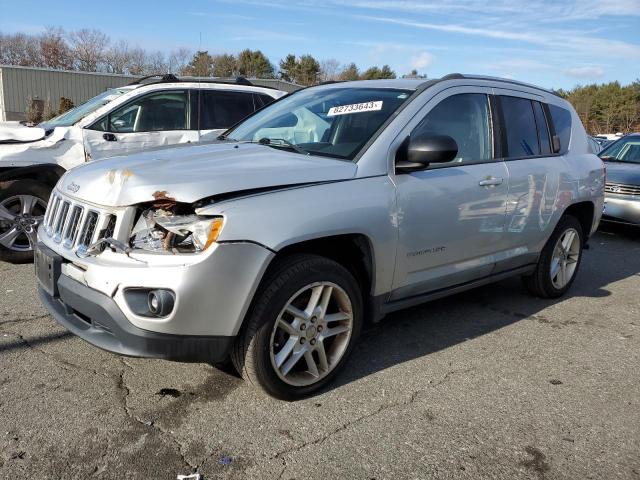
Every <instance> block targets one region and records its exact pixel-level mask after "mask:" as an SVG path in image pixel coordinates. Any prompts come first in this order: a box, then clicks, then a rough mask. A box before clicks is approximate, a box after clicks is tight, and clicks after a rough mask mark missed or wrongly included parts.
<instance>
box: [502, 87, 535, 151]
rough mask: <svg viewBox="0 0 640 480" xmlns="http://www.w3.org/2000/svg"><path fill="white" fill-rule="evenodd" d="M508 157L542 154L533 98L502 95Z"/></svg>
mask: <svg viewBox="0 0 640 480" xmlns="http://www.w3.org/2000/svg"><path fill="white" fill-rule="evenodd" d="M500 103H501V105H502V114H503V117H504V124H505V130H506V136H507V152H508V158H521V157H532V156H535V155H540V145H539V144H538V130H537V128H536V119H535V115H534V112H533V105H532V102H531V100H529V99H527V98H520V97H507V96H501V97H500Z"/></svg>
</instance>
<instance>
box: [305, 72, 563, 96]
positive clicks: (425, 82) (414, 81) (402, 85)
mask: <svg viewBox="0 0 640 480" xmlns="http://www.w3.org/2000/svg"><path fill="white" fill-rule="evenodd" d="M447 80H481V81H487V82H494V83H507V84H511V85H519V86H522V87H527V88H532V89H535V90H539V91H541V92H544V93H547V94H552V95H555V96H558V97H559V95H558V94H557V93H556V92H553V91H551V90H547V89H545V88H542V87H538V86H536V85H531V84H529V83H524V82H519V81H517V80H512V79H509V78H499V77H488V76H484V75H473V74H461V73H450V74H449V75H445V76H443V77H441V78H434V79H424V78H394V79H384V80H354V81H348V82H340V81H337V82H327V83H325V84H320V86H325V87H328V88H336V87H345V88H398V89H404V90H418V89H425V88H427V87H430V86H431V85H435V84H437V83H440V82H444V81H447ZM314 88H317V87H314Z"/></svg>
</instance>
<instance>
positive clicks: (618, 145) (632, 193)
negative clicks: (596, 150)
mask: <svg viewBox="0 0 640 480" xmlns="http://www.w3.org/2000/svg"><path fill="white" fill-rule="evenodd" d="M599 155H600V158H601V159H602V160H604V162H605V164H606V166H607V184H606V186H605V196H606V206H605V212H604V220H607V221H610V222H619V223H628V224H633V225H640V133H633V134H630V135H626V136H624V137H622V138H621V139H620V140H618V141H616V142H614V143H612V144H611V145H609V146H608V147H607V148H605V149H604V150H602V152H600V154H599Z"/></svg>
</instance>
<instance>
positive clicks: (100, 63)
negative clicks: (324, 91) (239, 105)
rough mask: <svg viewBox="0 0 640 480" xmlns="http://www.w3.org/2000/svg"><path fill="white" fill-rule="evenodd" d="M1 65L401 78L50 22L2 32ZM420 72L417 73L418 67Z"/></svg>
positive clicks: (301, 78)
mask: <svg viewBox="0 0 640 480" xmlns="http://www.w3.org/2000/svg"><path fill="white" fill-rule="evenodd" d="M0 64H4V65H18V66H23V67H42V68H53V69H56V70H76V71H83V72H104V73H115V74H130V75H155V74H163V73H174V74H177V75H189V76H198V77H233V76H236V75H243V76H246V77H255V78H281V79H283V80H286V81H290V82H294V83H297V84H300V85H313V84H316V83H320V82H324V81H331V80H358V79H378V78H396V73H395V72H394V71H393V70H391V68H390V67H389V66H388V65H383V66H382V67H378V66H372V67H370V68H368V69H366V70H364V71H360V70H359V68H358V66H357V65H356V64H355V63H351V64H348V65H344V66H342V65H340V63H339V62H338V61H337V60H335V59H333V58H330V59H325V60H317V59H316V58H314V57H313V56H312V55H309V54H307V55H302V56H296V55H294V54H289V55H287V56H286V57H285V58H284V59H282V60H281V61H280V62H279V63H278V64H273V63H271V61H270V60H269V59H268V58H267V56H266V55H264V53H262V52H261V51H260V50H251V49H245V50H242V51H241V52H239V53H238V54H230V53H224V54H209V52H208V51H206V50H202V51H196V52H193V51H191V50H189V49H188V48H178V49H175V50H172V51H170V52H163V51H148V50H145V49H143V48H140V47H138V46H134V45H131V44H130V43H129V42H127V41H126V40H112V39H111V38H110V37H109V36H108V35H106V34H105V33H104V32H102V31H100V30H97V29H88V28H83V29H80V30H74V31H69V32H67V31H65V30H64V29H62V28H61V27H47V28H46V29H45V31H44V32H42V33H39V34H26V33H13V34H3V33H2V32H0ZM412 73H414V74H416V75H417V72H412Z"/></svg>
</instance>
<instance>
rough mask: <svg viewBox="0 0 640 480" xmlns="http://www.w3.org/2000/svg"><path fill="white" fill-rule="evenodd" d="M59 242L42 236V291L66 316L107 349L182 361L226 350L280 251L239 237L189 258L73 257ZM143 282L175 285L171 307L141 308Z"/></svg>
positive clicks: (71, 326) (58, 315)
mask: <svg viewBox="0 0 640 480" xmlns="http://www.w3.org/2000/svg"><path fill="white" fill-rule="evenodd" d="M49 244H51V245H49ZM55 247H56V244H55V243H54V242H53V241H52V240H51V239H50V238H42V241H41V243H39V244H38V248H37V252H36V265H37V269H38V270H39V272H38V277H39V294H40V298H41V300H42V302H43V304H44V305H45V307H47V309H48V310H49V311H50V312H51V314H52V315H53V316H54V318H55V319H56V320H57V321H58V322H59V323H60V324H62V325H63V326H65V327H66V328H67V329H68V330H70V331H71V332H72V333H74V334H76V335H78V336H80V337H81V338H83V339H85V340H87V341H88V342H90V343H92V344H94V345H96V346H98V347H100V348H103V349H105V350H109V351H112V352H115V353H119V354H123V355H129V356H138V357H156V358H164V359H170V360H179V361H208V362H216V361H220V360H221V359H224V358H226V356H227V354H228V349H229V346H230V345H231V343H232V342H233V339H234V338H235V336H236V335H237V333H238V331H239V329H240V327H241V325H242V321H243V319H244V316H245V314H246V311H247V310H248V308H249V304H250V302H251V298H252V297H253V294H254V292H255V290H256V288H257V286H258V284H259V282H260V280H261V278H262V275H263V273H264V270H265V269H266V267H267V265H268V263H269V261H270V260H271V258H272V256H273V252H271V251H270V250H268V249H266V248H264V247H262V246H259V245H256V244H253V243H248V242H237V243H222V244H215V245H212V246H211V247H210V248H209V249H208V250H207V251H206V252H203V253H202V254H198V255H189V256H185V257H184V258H183V256H181V255H153V254H146V255H139V256H134V255H132V257H134V258H129V257H127V256H126V255H124V254H117V253H113V252H110V251H108V250H107V251H105V252H103V253H102V254H100V255H98V256H96V257H91V258H84V259H73V261H71V260H70V259H67V258H65V257H66V256H67V255H65V257H62V256H60V255H59V254H57V253H56V252H55ZM65 253H68V252H65ZM43 255H44V257H45V263H44V264H43V263H42V261H41V257H42V256H43ZM47 262H48V263H47ZM43 271H45V273H43ZM47 276H48V277H49V278H45V277H47ZM141 289H142V290H150V289H165V290H168V291H171V292H172V293H173V295H174V297H175V302H174V305H173V308H172V310H171V312H170V313H169V314H168V315H166V316H163V317H158V318H156V317H149V316H145V315H140V314H139V312H138V313H136V312H137V310H136V305H135V298H134V297H133V296H132V295H131V294H130V292H135V291H140V290H141Z"/></svg>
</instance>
